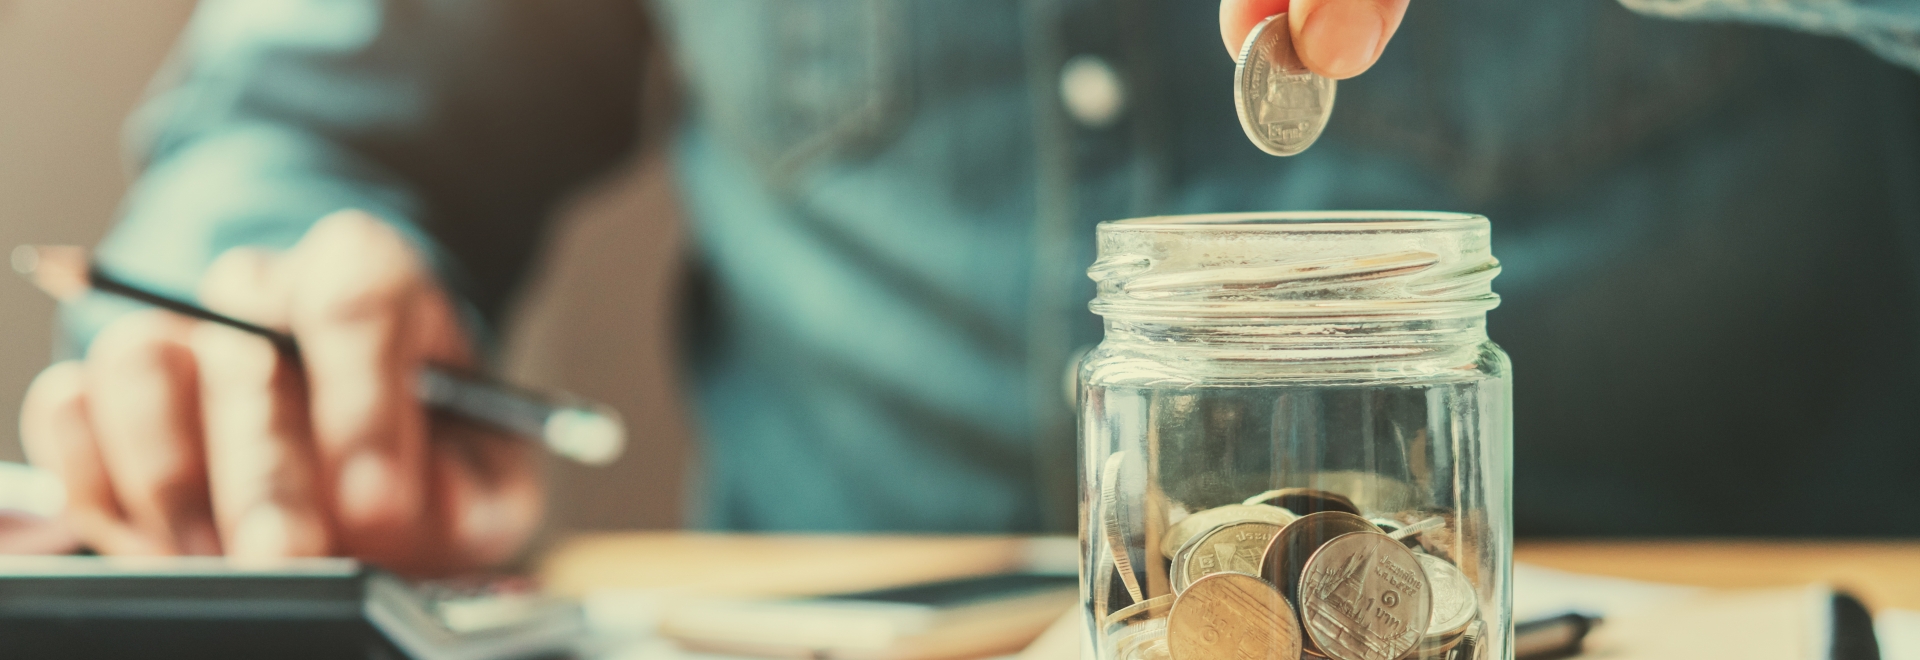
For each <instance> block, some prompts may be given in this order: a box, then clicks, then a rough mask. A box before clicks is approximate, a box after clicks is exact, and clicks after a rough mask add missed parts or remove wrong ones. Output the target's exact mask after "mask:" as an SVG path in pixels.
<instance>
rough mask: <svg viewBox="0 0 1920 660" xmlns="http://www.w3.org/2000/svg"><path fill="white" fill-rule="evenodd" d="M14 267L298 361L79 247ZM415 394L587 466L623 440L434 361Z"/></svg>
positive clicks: (73, 294) (588, 416)
mask: <svg viewBox="0 0 1920 660" xmlns="http://www.w3.org/2000/svg"><path fill="white" fill-rule="evenodd" d="M13 269H14V270H15V271H17V272H19V273H20V274H21V275H25V276H27V277H28V278H29V279H31V280H32V281H33V283H34V285H35V286H37V287H39V288H40V290H42V291H45V292H47V294H48V295H51V296H53V297H54V299H55V300H59V301H62V302H66V301H70V300H73V299H76V298H79V297H81V296H83V295H85V294H86V293H87V292H88V291H89V290H92V291H98V292H101V293H107V294H112V295H116V296H120V297H122V298H127V299H129V300H134V301H138V302H141V303H145V304H148V305H152V306H154V307H158V308H161V309H165V310H167V311H170V312H174V313H176V314H180V315H182V316H187V317H191V318H195V319H199V320H202V321H208V322H211V323H218V324H221V325H224V326H227V327H231V328H234V329H237V330H241V331H244V332H248V333H252V334H254V335H258V336H260V337H262V338H265V339H266V340H267V341H269V342H272V343H273V346H274V348H276V349H278V350H279V351H280V352H281V353H282V354H283V355H286V356H287V357H289V358H291V359H293V360H294V361H295V362H296V363H297V362H298V361H299V360H300V348H299V344H298V342H297V341H295V340H294V337H293V335H289V334H287V333H284V332H280V331H277V330H273V329H271V328H267V327H264V326H260V325H255V324H253V323H248V322H246V321H242V320H240V319H236V318H233V317H231V316H227V315H225V314H220V313H218V312H214V311H212V310H209V309H206V308H204V307H201V306H199V305H195V304H193V303H190V302H187V301H184V300H179V299H176V298H172V297H168V296H164V295H161V294H158V293H154V292H152V291H149V290H147V289H143V288H141V287H138V286H135V285H133V284H130V283H128V282H126V281H125V280H121V279H119V278H117V277H114V276H113V275H112V274H110V273H108V272H107V271H105V270H103V269H102V268H100V266H99V264H95V263H93V262H92V260H91V259H89V258H88V256H87V252H86V250H85V249H84V248H79V247H73V246H57V245H22V246H20V247H17V248H14V250H13ZM415 392H416V393H417V394H418V395H419V397H420V402H421V403H422V404H424V405H426V406H427V407H428V408H431V409H434V410H438V411H442V412H447V413H452V414H455V415H459V416H461V417H465V418H467V419H469V420H472V421H476V422H480V423H483V424H486V425H489V426H492V427H495V428H498V429H500V430H503V431H508V432H511V433H514V434H516V435H520V436H523V437H527V438H532V439H536V440H539V441H540V443H541V444H542V445H545V446H546V448H547V449H548V450H549V451H552V452H553V453H555V454H559V455H560V456H563V457H566V458H569V459H573V460H575V461H579V462H581V463H586V464H588V465H605V464H607V463H610V462H612V461H613V459H615V458H618V457H619V456H620V452H621V450H622V449H623V448H624V447H625V445H626V435H627V433H626V426H625V425H624V424H623V423H622V422H621V421H620V415H619V413H617V412H615V411H614V410H613V409H612V408H609V407H607V406H605V405H601V404H597V403H594V402H591V401H587V400H584V399H580V398H578V397H575V396H572V395H569V394H558V393H555V394H547V393H538V392H532V391H529V390H525V389H520V388H516V387H513V386H510V385H507V384H504V383H500V382H496V381H492V380H486V379H482V378H475V377H473V376H468V375H464V374H461V373H456V372H454V371H450V370H447V369H444V368H441V367H435V366H432V365H429V366H427V367H426V368H424V369H422V370H421V371H420V375H419V378H418V381H417V383H416V385H415Z"/></svg>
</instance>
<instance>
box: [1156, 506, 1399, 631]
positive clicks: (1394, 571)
mask: <svg viewBox="0 0 1920 660" xmlns="http://www.w3.org/2000/svg"><path fill="white" fill-rule="evenodd" d="M1431 594H1432V588H1431V586H1430V585H1429V584H1428V582H1427V574H1426V571H1424V570H1421V568H1420V562H1419V560H1417V559H1415V558H1414V555H1413V552H1412V551H1410V550H1407V549H1406V547H1405V546H1402V545H1400V543H1399V542H1397V541H1395V540H1393V539H1391V538H1388V537H1387V535H1385V534H1381V533H1379V532H1373V531H1368V532H1362V533H1352V534H1346V535H1343V536H1340V537H1338V538H1335V539H1333V540H1331V541H1328V542H1327V543H1326V544H1325V545H1322V546H1321V547H1320V549H1319V550H1318V551H1316V552H1314V553H1313V557H1311V558H1309V559H1308V560H1307V565H1306V569H1305V571H1304V573H1303V575H1302V577H1301V581H1300V600H1299V601H1298V602H1299V603H1300V617H1301V623H1302V628H1304V629H1305V631H1304V632H1305V633H1306V636H1307V638H1308V639H1309V640H1310V641H1311V642H1312V643H1313V645H1314V647H1316V649H1317V650H1318V651H1319V652H1320V653H1322V654H1324V655H1326V656H1327V657H1328V658H1332V659H1333V660H1396V659H1397V658H1399V657H1401V656H1403V655H1406V653H1407V651H1410V650H1412V649H1413V647H1414V645H1416V644H1418V643H1419V642H1420V640H1421V639H1423V638H1424V637H1425V636H1426V632H1427V628H1428V626H1429V625H1430V623H1431V615H1432V609H1431V599H1432V596H1431ZM1175 607H1176V608H1177V607H1178V604H1177V603H1176V604H1175Z"/></svg>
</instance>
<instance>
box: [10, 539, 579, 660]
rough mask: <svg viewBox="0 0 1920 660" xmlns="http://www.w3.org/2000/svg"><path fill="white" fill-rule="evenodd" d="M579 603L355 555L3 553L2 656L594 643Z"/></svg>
mask: <svg viewBox="0 0 1920 660" xmlns="http://www.w3.org/2000/svg"><path fill="white" fill-rule="evenodd" d="M586 638H587V628H586V623H585V617H584V616H582V614H581V611H580V608H579V606H578V604H576V603H572V602H568V601H563V600H559V599H554V598H550V597H547V596H544V595H541V594H540V593H539V592H538V591H537V590H536V589H534V588H532V585H531V583H529V582H527V581H525V580H514V579H503V578H494V579H484V580H483V579H475V580H467V581H457V582H430V583H410V582H407V581H404V580H402V579H400V578H398V577H396V576H394V575H392V574H389V573H386V572H384V571H381V570H378V569H376V568H373V567H371V566H368V565H365V564H362V563H360V562H356V561H353V560H350V559H300V560H292V561H287V562H284V563H276V564H274V565H271V566H240V565H235V564H233V563H230V562H228V561H227V560H225V559H221V558H217V557H151V558H141V557H25V556H19V557H0V656H5V657H9V658H311V659H315V660H517V659H536V658H538V659H558V658H576V657H580V653H581V651H582V648H583V644H584V642H585V640H586Z"/></svg>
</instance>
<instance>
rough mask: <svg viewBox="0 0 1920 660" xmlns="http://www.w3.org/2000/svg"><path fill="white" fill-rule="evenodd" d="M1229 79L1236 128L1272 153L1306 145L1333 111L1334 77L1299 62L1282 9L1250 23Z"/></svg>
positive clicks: (1293, 150)
mask: <svg viewBox="0 0 1920 660" xmlns="http://www.w3.org/2000/svg"><path fill="white" fill-rule="evenodd" d="M1233 82H1234V85H1233V101H1234V109H1235V110H1236V111H1237V112H1238V113H1239V115H1240V128H1241V129H1242V130H1244V131H1246V133H1247V138H1248V139H1250V140H1252V141H1253V144H1254V146H1257V147H1259V148H1260V150H1261V151H1265V152H1267V153H1270V154H1273V155H1275V156H1292V155H1294V154H1297V153H1300V152H1302V151H1306V150H1307V147H1309V146H1312V145H1313V141H1314V140H1316V139H1319V137H1320V132H1321V131H1323V130H1326V127H1327V118H1328V117H1330V116H1332V114H1333V93H1334V82H1333V80H1331V79H1328V78H1325V77H1322V76H1320V75H1319V74H1316V73H1314V72H1312V71H1308V70H1307V67H1306V65H1304V64H1301V63H1300V56H1299V55H1298V54H1296V53H1295V52H1294V50H1293V33H1292V29H1291V28H1290V27H1289V26H1288V24H1287V15H1286V14H1277V15H1274V16H1272V17H1269V18H1267V20H1264V21H1261V22H1260V24H1259V25H1257V26H1254V28H1253V32H1251V33H1249V34H1248V35H1247V40H1246V42H1244V43H1243V44H1242V45H1241V46H1240V57H1239V59H1238V61H1237V63H1236V64H1235V65H1234V69H1233Z"/></svg>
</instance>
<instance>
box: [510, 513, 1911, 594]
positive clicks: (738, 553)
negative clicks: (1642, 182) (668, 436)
mask: <svg viewBox="0 0 1920 660" xmlns="http://www.w3.org/2000/svg"><path fill="white" fill-rule="evenodd" d="M1054 543H1055V544H1056V545H1053V546H1050V547H1047V548H1045V551H1046V552H1049V553H1054V554H1058V553H1059V552H1061V551H1065V552H1068V553H1069V554H1071V553H1072V551H1073V550H1072V548H1071V547H1064V548H1063V547H1061V546H1060V545H1058V544H1059V543H1065V544H1072V541H1071V540H1055V541H1054ZM1034 551H1035V546H1033V545H1031V540H1030V539H1023V538H1019V537H1006V536H951V537H933V536H821V535H728V534H695V533H684V532H642V533H628V534H606V535H592V536H582V537H577V538H574V539H571V540H568V541H564V542H562V543H560V544H558V545H557V546H556V547H555V548H554V550H553V552H551V553H549V554H548V555H547V557H546V560H545V561H544V562H543V563H542V565H541V571H540V574H541V576H542V578H543V579H545V580H546V582H547V584H548V585H549V586H550V587H552V588H553V589H555V590H556V591H559V592H561V593H567V594H580V593H584V592H585V591H587V590H589V589H593V588H599V587H628V588H654V589H687V590H694V591H699V592H702V593H713V594H725V595H748V594H755V595H788V594H807V593H820V592H821V591H823V590H845V589H857V588H879V587H884V586H891V585H897V584H904V583H909V582H915V581H926V580H935V579H942V578H953V577H961V576H966V575H978V574H982V573H988V572H994V571H1004V570H1009V569H1012V568H1015V567H1018V566H1020V565H1022V563H1023V562H1026V561H1028V559H1029V556H1030V555H1031V554H1032V553H1033V552H1034ZM1515 556H1516V557H1517V558H1518V559H1519V560H1520V561H1525V562H1531V563H1534V564H1539V565H1541V566H1548V567H1552V568H1558V569H1562V570H1568V571H1574V572H1579V573H1591V574H1595V575H1612V576H1618V577H1625V578H1633V579H1638V580H1648V581H1655V582H1670V583H1675V584H1692V585H1699V586H1706V587H1729V588H1731V587H1766V586H1791V585H1800V584H1807V583H1811V582H1828V583H1831V584H1834V585H1836V586H1839V587H1842V588H1845V589H1849V590H1851V591H1853V593H1855V594H1856V595H1858V596H1860V598H1861V599H1862V600H1864V601H1865V602H1866V603H1867V605H1868V607H1872V608H1876V609H1878V608H1889V607H1897V608H1905V609H1916V610H1920V541H1899V542H1828V541H1744V540H1743V541H1526V542H1522V543H1521V544H1520V546H1519V547H1518V548H1517V549H1516V551H1515Z"/></svg>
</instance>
